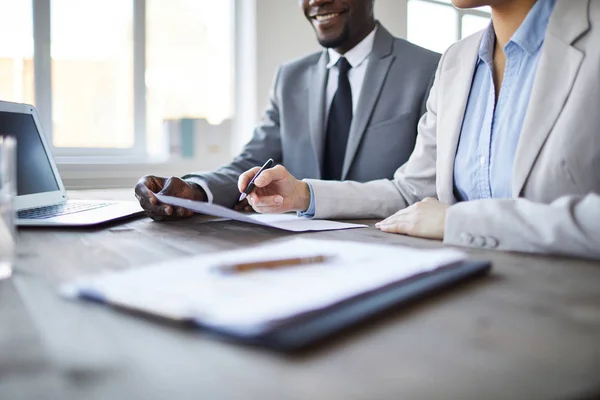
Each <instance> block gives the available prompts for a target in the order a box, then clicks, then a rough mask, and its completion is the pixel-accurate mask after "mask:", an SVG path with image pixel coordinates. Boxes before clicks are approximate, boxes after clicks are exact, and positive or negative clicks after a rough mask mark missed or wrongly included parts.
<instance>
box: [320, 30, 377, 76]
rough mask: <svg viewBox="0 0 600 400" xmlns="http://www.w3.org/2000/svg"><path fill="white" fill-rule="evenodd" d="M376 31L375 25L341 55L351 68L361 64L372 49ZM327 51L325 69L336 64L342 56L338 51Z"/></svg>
mask: <svg viewBox="0 0 600 400" xmlns="http://www.w3.org/2000/svg"><path fill="white" fill-rule="evenodd" d="M376 33H377V26H375V28H374V29H373V30H372V31H371V33H369V34H368V35H367V37H366V38H364V39H363V40H362V41H361V42H360V43H359V44H357V45H356V46H354V47H353V48H351V49H350V50H348V51H347V52H346V54H344V55H343V57H346V60H348V63H350V65H351V66H352V68H356V67H358V66H359V65H361V64H362V63H363V62H365V60H366V59H367V57H369V55H370V54H371V52H372V51H373V44H374V43H375V34H376ZM327 53H328V54H329V63H327V69H330V68H331V67H333V66H334V65H335V64H337V62H338V60H339V59H340V58H341V57H342V55H341V54H340V53H338V52H337V51H335V50H334V49H331V48H329V49H327Z"/></svg>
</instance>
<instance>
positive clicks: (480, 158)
mask: <svg viewBox="0 0 600 400" xmlns="http://www.w3.org/2000/svg"><path fill="white" fill-rule="evenodd" d="M479 164H481V165H485V157H484V156H481V157H479Z"/></svg>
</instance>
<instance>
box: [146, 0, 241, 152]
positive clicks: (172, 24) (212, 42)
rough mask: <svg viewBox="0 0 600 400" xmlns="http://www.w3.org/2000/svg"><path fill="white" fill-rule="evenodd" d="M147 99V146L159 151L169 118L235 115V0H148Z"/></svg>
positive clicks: (214, 118)
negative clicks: (232, 17) (232, 44)
mask: <svg viewBox="0 0 600 400" xmlns="http://www.w3.org/2000/svg"><path fill="white" fill-rule="evenodd" d="M146 4H147V15H146V21H147V22H146V35H147V36H146V38H147V41H146V60H147V62H146V91H147V92H146V101H147V110H148V113H147V118H146V129H147V132H148V135H147V139H148V149H149V152H150V153H151V154H159V153H160V151H161V146H162V143H163V142H162V135H163V134H164V130H165V121H181V120H182V119H194V120H200V119H204V120H206V121H207V122H208V123H210V124H213V125H218V124H221V123H222V122H223V121H224V120H226V119H230V118H231V117H232V115H233V76H234V71H233V64H234V60H233V58H234V57H233V47H232V46H231V45H230V44H231V43H233V27H232V24H224V23H223V21H227V20H228V19H229V18H231V15H232V14H233V4H232V2H231V1H223V0H219V1H211V0H208V1H206V0H169V1H168V2H167V1H165V0H148V1H147V2H146Z"/></svg>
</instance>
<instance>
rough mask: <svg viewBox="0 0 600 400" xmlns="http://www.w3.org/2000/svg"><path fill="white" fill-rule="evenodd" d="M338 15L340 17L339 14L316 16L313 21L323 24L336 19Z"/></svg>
mask: <svg viewBox="0 0 600 400" xmlns="http://www.w3.org/2000/svg"><path fill="white" fill-rule="evenodd" d="M338 15H340V13H332V14H323V15H317V16H316V17H315V19H316V20H317V21H319V22H325V21H329V20H330V19H333V18H335V17H337V16H338Z"/></svg>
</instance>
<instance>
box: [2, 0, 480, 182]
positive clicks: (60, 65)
mask: <svg viewBox="0 0 600 400" xmlns="http://www.w3.org/2000/svg"><path fill="white" fill-rule="evenodd" d="M299 3H300V2H299V0H218V1H214V0H0V37H2V40H1V41H0V100H6V101H14V102H24V103H30V104H34V105H35V106H36V107H37V109H38V111H39V114H40V120H41V121H42V125H43V129H44V134H45V135H46V136H47V137H48V139H49V142H50V143H52V148H53V153H54V156H55V157H56V160H57V162H58V166H59V170H60V172H61V175H62V176H63V179H64V181H65V186H66V187H67V188H68V189H80V188H104V187H132V186H133V185H134V184H135V182H136V181H137V179H138V178H139V177H140V176H141V175H145V174H149V173H152V174H156V175H162V176H170V175H181V174H184V173H186V172H191V171H203V170H208V169H213V168H215V167H217V166H219V165H221V164H223V163H226V162H227V161H228V160H229V159H230V158H231V156H232V155H234V154H236V153H237V152H238V151H239V150H240V148H241V147H242V146H243V144H244V143H245V142H246V141H247V140H248V139H249V138H250V137H251V135H252V130H253V127H254V125H255V124H256V123H257V122H258V121H259V120H260V116H261V113H262V110H263V108H264V106H265V105H266V102H267V98H268V94H269V90H270V87H271V84H272V80H273V76H274V74H275V71H276V69H277V67H278V65H279V64H281V63H283V62H286V61H290V60H292V59H294V58H297V57H301V56H303V55H307V54H309V53H311V52H314V51H318V50H319V49H320V47H319V45H318V43H317V42H316V39H315V37H314V34H313V31H312V28H311V26H310V25H309V23H308V21H306V20H305V18H304V15H303V14H302V11H301V10H300V7H299ZM375 4H376V17H377V19H379V20H380V21H381V22H382V23H383V25H384V26H385V27H386V28H387V29H388V30H390V31H391V32H392V33H393V34H394V35H396V36H399V37H403V38H406V39H408V40H409V41H411V42H414V43H416V44H419V45H421V46H423V47H426V48H429V49H432V50H434V51H437V52H443V51H444V50H445V49H446V48H447V47H448V46H450V45H451V44H452V43H453V42H455V41H456V40H459V39H461V38H462V37H465V36H467V35H470V34H471V33H474V32H476V31H478V30H480V29H483V28H484V27H485V26H486V25H487V24H488V22H489V17H490V15H489V10H488V9H486V8H482V9H476V10H468V11H464V10H457V9H455V8H454V7H453V6H452V5H451V2H450V0H376V2H375Z"/></svg>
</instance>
